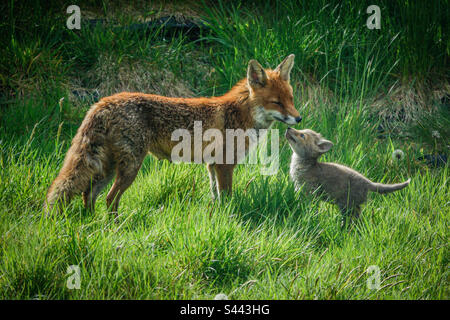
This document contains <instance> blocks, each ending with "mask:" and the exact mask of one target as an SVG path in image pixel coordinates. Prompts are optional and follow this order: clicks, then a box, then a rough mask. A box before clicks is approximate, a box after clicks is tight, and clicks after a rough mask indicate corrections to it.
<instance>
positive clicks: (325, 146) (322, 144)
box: [317, 139, 333, 153]
mask: <svg viewBox="0 0 450 320" xmlns="http://www.w3.org/2000/svg"><path fill="white" fill-rule="evenodd" d="M332 146H333V142H331V141H329V140H326V139H320V140H319V142H317V149H318V150H319V152H320V153H325V152H328V151H329V150H330V149H331V147H332Z"/></svg>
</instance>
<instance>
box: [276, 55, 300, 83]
mask: <svg viewBox="0 0 450 320" xmlns="http://www.w3.org/2000/svg"><path fill="white" fill-rule="evenodd" d="M294 59H295V55H294V54H290V55H288V56H287V57H286V58H285V59H284V60H283V61H282V62H281V63H280V64H279V65H278V67H277V68H276V69H275V71H277V72H279V73H280V78H281V79H283V80H285V81H289V79H290V74H291V70H292V67H293V66H294Z"/></svg>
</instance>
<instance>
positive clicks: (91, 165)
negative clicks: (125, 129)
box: [44, 110, 107, 213]
mask: <svg viewBox="0 0 450 320" xmlns="http://www.w3.org/2000/svg"><path fill="white" fill-rule="evenodd" d="M91 111H92V110H91ZM99 121H101V119H98V118H96V117H95V115H94V114H93V112H88V114H87V115H86V118H85V120H83V123H82V124H81V126H80V128H79V129H78V132H77V134H76V135H75V137H74V138H73V141H72V145H71V147H70V149H69V151H68V152H67V154H66V158H65V159H64V164H63V167H62V168H61V171H60V172H59V174H58V176H57V177H56V179H55V180H54V181H53V183H52V184H51V186H50V188H49V190H48V192H47V197H46V201H45V203H44V210H45V211H46V212H47V213H48V212H50V211H52V209H53V208H54V207H55V205H61V204H68V203H69V202H70V201H71V200H72V198H73V197H74V196H75V195H79V194H81V193H82V192H84V191H86V190H88V188H89V185H90V184H91V183H92V179H93V178H94V177H95V176H97V175H102V174H103V171H104V163H106V161H107V157H106V152H105V135H104V133H103V132H101V131H103V130H96V129H99V128H102V126H99V125H98V124H99Z"/></svg>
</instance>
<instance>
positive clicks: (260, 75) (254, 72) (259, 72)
mask: <svg viewBox="0 0 450 320" xmlns="http://www.w3.org/2000/svg"><path fill="white" fill-rule="evenodd" d="M247 82H248V85H249V86H250V87H252V88H262V87H264V86H265V85H266V83H267V74H266V71H265V70H264V68H263V67H262V66H261V65H260V64H259V62H258V61H256V60H250V61H249V62H248V69H247Z"/></svg>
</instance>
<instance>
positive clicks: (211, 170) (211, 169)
mask: <svg viewBox="0 0 450 320" xmlns="http://www.w3.org/2000/svg"><path fill="white" fill-rule="evenodd" d="M206 168H207V169H208V174H209V188H210V190H211V197H212V199H213V200H215V199H216V198H217V197H218V191H217V178H216V169H215V164H214V163H208V164H207V165H206Z"/></svg>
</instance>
